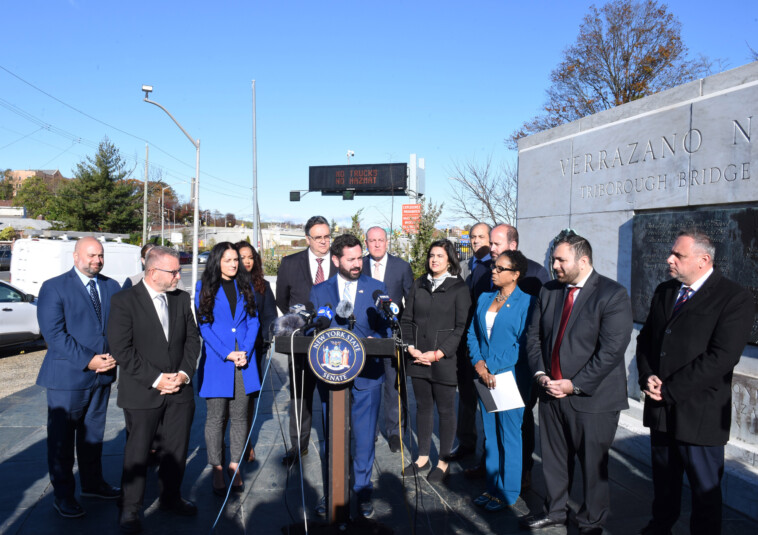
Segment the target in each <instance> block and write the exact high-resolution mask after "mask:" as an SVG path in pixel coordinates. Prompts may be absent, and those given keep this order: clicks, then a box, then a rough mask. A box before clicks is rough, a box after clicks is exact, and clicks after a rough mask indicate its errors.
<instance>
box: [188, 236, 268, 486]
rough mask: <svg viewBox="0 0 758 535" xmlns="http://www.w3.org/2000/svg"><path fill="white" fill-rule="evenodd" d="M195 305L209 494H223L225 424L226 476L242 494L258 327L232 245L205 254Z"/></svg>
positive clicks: (254, 387)
mask: <svg viewBox="0 0 758 535" xmlns="http://www.w3.org/2000/svg"><path fill="white" fill-rule="evenodd" d="M195 306H196V307H197V323H198V326H199V327H200V335H201V336H202V338H203V353H202V357H201V359H200V365H199V366H198V381H199V383H200V392H199V395H200V397H203V398H206V405H207V414H206V420H205V444H206V448H207V452H208V463H209V464H211V465H212V466H213V491H214V492H215V493H216V494H219V495H223V494H224V493H225V486H226V485H225V481H224V469H223V463H224V450H225V447H224V433H225V430H226V424H227V422H228V421H231V425H230V431H229V437H230V440H229V442H230V444H229V446H230V452H231V459H230V462H229V467H228V470H229V474H230V477H232V476H233V475H234V474H235V473H236V477H235V478H234V481H233V482H232V490H234V491H236V492H242V491H243V490H244V488H245V484H244V483H243V481H242V478H241V476H240V474H239V471H238V470H237V467H238V462H239V460H240V459H242V450H243V448H244V446H245V440H246V438H247V431H248V423H247V414H248V407H249V400H248V395H249V394H252V393H253V392H257V391H259V390H260V388H261V384H260V380H259V378H258V367H257V366H256V362H255V340H256V338H257V336H258V329H259V323H258V316H257V311H256V306H255V297H254V295H253V286H252V284H251V282H250V274H249V273H248V271H247V270H245V269H240V258H239V253H238V252H237V249H235V247H234V245H233V244H232V243H230V242H221V243H219V244H218V245H216V246H215V247H214V248H213V249H212V250H211V254H210V255H209V256H208V263H207V264H206V267H205V271H204V272H203V278H202V280H201V281H199V282H198V285H197V291H196V292H195Z"/></svg>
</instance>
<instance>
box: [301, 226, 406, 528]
mask: <svg viewBox="0 0 758 535" xmlns="http://www.w3.org/2000/svg"><path fill="white" fill-rule="evenodd" d="M330 252H331V257H332V262H333V263H334V265H335V266H336V267H337V269H338V275H337V276H336V277H332V278H330V279H328V280H327V281H325V282H323V283H322V284H319V285H317V286H314V287H313V288H312V289H311V294H310V300H311V302H312V303H313V305H314V307H315V308H316V309H317V310H318V309H320V308H322V307H324V306H325V305H333V304H334V303H338V304H337V307H336V309H335V312H336V314H334V317H333V319H332V320H331V325H330V327H331V328H335V327H336V328H341V329H345V330H350V331H352V332H353V333H354V334H355V335H356V336H357V337H359V338H386V337H388V336H389V335H390V333H391V330H390V327H389V322H387V321H386V320H385V319H384V318H383V317H382V315H381V313H380V312H379V310H377V308H376V306H375V304H374V297H373V295H374V292H375V291H376V290H379V291H380V292H381V293H382V294H386V293H387V289H386V288H385V286H384V283H383V282H380V281H378V280H376V279H373V278H371V277H368V276H366V275H362V274H361V271H362V269H363V247H362V246H361V242H360V241H359V240H358V238H356V237H355V236H353V235H351V234H343V235H342V236H338V237H337V238H336V239H335V240H334V241H333V242H332V245H331V251H330ZM383 382H384V364H383V363H382V360H381V359H380V358H374V357H366V363H365V365H364V367H363V370H362V371H361V373H360V374H359V375H358V377H356V379H355V380H354V381H353V384H352V386H351V388H350V391H351V392H350V393H351V399H352V402H351V410H350V417H351V421H352V431H353V441H354V444H355V455H354V457H353V475H354V484H353V492H354V493H355V496H356V498H357V500H358V509H359V511H360V513H361V514H362V515H363V516H364V517H366V518H369V517H371V516H372V515H373V514H374V507H373V506H372V504H371V494H372V490H373V485H372V483H371V469H372V467H373V464H374V434H375V433H374V430H375V429H376V422H377V419H378V417H379V407H380V405H381V400H382V383H383ZM318 390H319V396H320V397H321V400H322V404H323V411H322V412H323V415H324V420H325V421H324V429H328V428H329V427H328V422H327V421H326V419H327V418H328V415H329V410H328V407H327V406H326V405H327V403H326V400H328V399H329V386H328V385H327V384H326V383H324V382H322V381H319V382H318ZM327 435H328V434H327ZM326 451H328V444H327V449H326ZM327 460H328V455H325V456H324V465H326V464H327ZM326 474H328V467H327V469H326V470H325V481H324V488H325V489H326V488H327V481H328V479H327V476H326ZM316 512H317V513H319V514H322V515H323V514H325V512H326V499H325V497H324V498H321V501H320V502H319V504H318V506H317V507H316Z"/></svg>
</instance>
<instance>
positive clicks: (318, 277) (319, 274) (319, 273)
mask: <svg viewBox="0 0 758 535" xmlns="http://www.w3.org/2000/svg"><path fill="white" fill-rule="evenodd" d="M323 261H324V259H323V258H317V259H316V262H318V268H317V269H316V280H314V281H313V284H314V285H315V284H321V283H322V282H324V269H323V268H322V267H321V262H323Z"/></svg>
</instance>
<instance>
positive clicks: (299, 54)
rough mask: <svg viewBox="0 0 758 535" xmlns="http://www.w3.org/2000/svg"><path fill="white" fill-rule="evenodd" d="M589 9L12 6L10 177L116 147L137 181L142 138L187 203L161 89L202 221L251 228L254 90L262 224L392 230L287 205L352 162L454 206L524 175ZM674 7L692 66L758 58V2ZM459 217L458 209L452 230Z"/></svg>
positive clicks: (368, 220)
mask: <svg viewBox="0 0 758 535" xmlns="http://www.w3.org/2000/svg"><path fill="white" fill-rule="evenodd" d="M591 3H592V2H588V1H575V2H564V1H560V2H558V1H553V2H545V1H529V2H523V1H521V2H511V1H471V2H460V1H449V0H437V1H424V2H412V1H405V2H398V1H395V0H384V1H382V2H360V1H358V2H356V1H352V2H347V1H329V0H320V1H308V2H305V1H303V2H290V1H281V2H254V1H215V2H209V1H207V0H206V1H198V0H186V1H182V2H179V1H174V0H171V1H160V0H153V1H151V2H117V1H103V0H67V1H64V0H25V1H23V2H18V1H13V0H4V1H3V2H2V3H1V4H0V5H2V13H3V27H4V32H3V34H4V35H3V44H2V47H1V48H0V67H3V68H4V69H7V70H3V69H0V87H2V89H1V90H0V169H5V168H11V169H60V170H61V172H62V173H63V174H64V175H65V176H72V174H73V173H72V170H73V169H74V167H75V165H76V163H77V162H79V161H82V160H83V159H84V158H85V157H86V156H88V155H92V154H94V152H95V148H96V146H97V143H99V142H100V141H101V140H102V139H103V137H104V136H108V137H109V138H110V139H111V141H112V142H114V143H115V144H116V146H117V147H118V148H119V149H120V150H121V153H122V155H123V156H124V157H126V158H128V159H129V160H130V162H131V165H132V166H134V165H136V170H135V171H134V175H133V176H134V177H135V178H137V179H140V180H141V179H142V178H143V174H144V155H145V142H144V141H141V140H140V139H139V138H143V139H146V140H148V141H149V144H150V164H151V168H152V167H153V166H154V167H155V168H156V169H158V168H160V169H161V170H162V173H163V179H164V180H165V181H166V182H167V183H168V184H170V185H174V187H175V189H176V190H177V193H178V194H179V195H180V196H182V197H185V198H187V199H188V198H189V180H190V177H191V176H193V175H194V164H195V158H194V157H195V153H194V148H193V147H192V145H191V144H190V142H189V141H188V140H187V139H186V138H185V137H184V135H183V134H182V133H181V132H180V131H179V129H178V128H176V126H175V125H174V124H173V123H172V122H171V120H170V119H169V118H168V117H167V116H166V115H165V114H164V113H163V112H162V111H160V110H159V109H158V108H156V107H154V106H151V105H149V104H146V103H144V102H143V101H142V98H143V94H142V92H141V91H140V87H141V85H142V84H150V85H153V86H154V88H155V90H154V92H153V93H152V98H153V99H154V100H156V101H157V102H160V103H161V104H162V105H164V106H165V107H166V108H168V109H169V111H171V113H172V114H174V116H175V117H176V118H177V119H178V120H179V121H180V122H181V123H182V125H183V126H184V127H185V128H186V129H187V130H188V131H189V133H190V134H191V135H192V136H193V137H195V138H200V140H201V155H200V177H201V194H200V195H201V197H200V204H201V208H203V209H211V210H215V209H218V210H220V211H222V212H234V213H235V214H237V215H238V217H242V218H250V217H251V216H252V211H253V210H252V187H251V186H252V94H251V81H252V80H253V79H255V80H256V88H257V113H258V124H257V126H258V181H259V204H260V209H261V214H262V218H263V219H264V220H272V219H275V220H287V219H289V220H292V221H296V222H302V221H304V220H305V219H306V218H307V217H308V216H310V215H313V214H322V215H324V216H326V217H328V218H334V219H336V220H337V221H339V222H342V223H347V222H349V219H350V216H351V215H352V214H353V213H355V212H356V210H358V209H359V208H364V211H363V223H364V227H365V226H366V225H370V224H386V222H387V221H388V220H389V214H390V210H391V205H392V201H391V200H390V198H388V197H356V200H354V201H342V200H341V198H340V199H337V198H334V197H322V196H321V195H320V194H319V193H311V194H309V195H307V196H306V197H304V198H303V199H302V201H301V202H300V203H290V202H289V195H288V192H289V190H292V189H307V187H308V166H309V165H333V164H342V163H345V162H346V156H345V155H346V152H347V150H348V149H351V150H354V151H355V158H354V159H353V160H352V161H353V163H384V162H389V161H393V162H408V161H409V155H410V154H411V153H416V154H418V155H419V156H420V157H423V158H425V160H426V194H427V197H431V199H432V200H433V201H435V202H443V201H445V202H448V201H449V199H448V197H449V191H450V189H449V188H450V187H449V181H448V177H449V176H450V170H451V167H452V164H453V163H454V162H455V161H461V162H462V161H465V160H469V159H484V158H486V157H487V156H488V155H492V157H493V161H495V162H500V161H511V162H515V160H516V155H515V153H514V152H511V151H508V150H507V149H506V148H505V146H504V145H503V139H504V138H505V137H506V136H507V135H508V134H510V133H511V132H512V131H513V130H514V129H515V128H516V127H518V126H519V125H520V124H521V123H522V122H523V121H524V120H526V119H528V118H530V117H532V116H533V115H534V114H535V113H537V112H538V111H539V108H540V105H541V104H542V103H543V101H544V95H545V89H546V87H547V86H548V83H549V74H550V71H551V70H552V69H553V68H554V67H555V66H556V65H557V63H558V62H559V60H560V56H561V52H562V50H563V49H564V48H565V47H566V46H568V45H570V44H571V43H573V41H574V40H575V38H576V35H577V32H578V27H579V24H580V22H581V19H582V17H583V16H584V14H585V13H586V11H587V7H588V6H589V5H590V4H591ZM601 3H602V2H598V4H601ZM668 4H669V6H670V8H671V11H672V12H673V13H674V14H676V16H677V17H678V18H679V20H680V21H681V23H682V36H683V40H684V42H685V43H686V44H687V45H688V46H689V48H690V52H691V53H692V54H697V53H702V54H705V55H708V56H710V57H712V58H722V59H724V60H725V61H726V64H727V65H728V67H730V68H733V67H738V66H740V65H743V64H745V63H747V62H748V61H749V50H748V46H747V44H748V43H749V44H750V45H751V46H752V47H753V48H754V49H758V37H756V36H758V3H757V2H755V0H742V1H731V0H722V1H719V2H713V1H710V0H709V1H706V0H695V1H692V0H690V1H681V0H676V1H672V2H669V3H668ZM7 71H10V72H12V73H13V74H15V75H16V76H18V77H20V78H22V79H23V80H25V81H27V82H29V83H31V84H33V85H35V86H36V87H38V88H40V89H42V90H44V91H45V92H47V93H49V94H50V95H52V96H54V97H55V98H57V99H59V100H60V101H62V102H64V103H66V104H68V105H69V106H71V107H74V108H77V109H78V110H81V111H82V112H85V113H86V114H88V115H90V116H92V117H94V118H96V119H97V120H99V121H102V122H104V123H107V124H108V125H110V126H105V125H103V124H101V123H99V122H97V121H95V120H93V119H91V118H88V117H85V116H84V115H82V114H80V113H77V112H76V111H73V110H72V109H70V108H69V107H67V106H65V105H63V104H61V103H60V102H57V101H56V100H54V99H52V98H50V97H49V96H46V95H44V94H42V93H40V92H38V91H36V90H35V89H33V88H31V87H30V86H29V85H27V84H25V83H24V82H22V81H21V80H19V79H18V78H16V77H14V76H12V75H11V74H9V72H7ZM9 108H11V109H12V110H14V111H11V110H10V109H9ZM113 127H115V128H113ZM119 130H121V131H123V132H126V133H128V134H126V133H123V132H121V131H119ZM129 134H130V135H129ZM159 149H160V150H159ZM162 151H165V152H162ZM402 202H407V198H405V197H400V198H397V199H396V201H395V211H394V216H395V217H394V222H395V225H397V224H398V223H399V221H400V204H402ZM448 204H449V202H448ZM453 220H454V219H453V217H452V214H450V212H449V211H448V210H446V211H445V212H444V213H443V220H442V222H443V223H452V222H453Z"/></svg>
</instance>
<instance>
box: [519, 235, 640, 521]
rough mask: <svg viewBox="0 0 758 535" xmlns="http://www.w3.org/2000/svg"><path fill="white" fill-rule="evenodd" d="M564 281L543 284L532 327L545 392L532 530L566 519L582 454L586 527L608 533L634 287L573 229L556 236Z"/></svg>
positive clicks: (532, 359) (581, 516)
mask: <svg viewBox="0 0 758 535" xmlns="http://www.w3.org/2000/svg"><path fill="white" fill-rule="evenodd" d="M554 245H555V249H554V251H553V270H554V271H555V275H556V280H553V281H550V282H548V283H547V284H545V285H544V286H543V287H542V289H541V290H540V293H539V296H538V298H537V303H536V305H535V308H534V312H533V314H532V321H531V324H530V325H529V331H528V334H527V353H528V355H529V365H530V366H531V368H532V372H533V373H534V380H535V383H536V388H537V389H538V392H539V399H540V406H539V417H540V442H541V445H542V469H543V472H544V476H545V487H546V496H545V512H544V514H542V515H539V516H536V517H530V518H527V519H525V520H524V521H522V527H524V528H526V529H530V530H536V529H542V528H547V527H550V526H557V525H563V524H565V523H566V518H567V513H568V497H569V490H570V483H571V475H572V474H571V472H572V470H571V467H573V466H574V458H575V457H579V461H580V464H581V467H582V479H583V481H584V503H583V504H582V506H581V508H580V509H579V511H578V513H577V515H576V520H577V522H578V524H579V533H581V534H583V535H595V534H601V533H602V532H603V525H604V524H605V522H606V521H607V519H608V510H609V507H610V497H609V492H608V450H609V449H610V447H611V443H612V442H613V437H614V435H615V434H616V428H617V426H618V421H619V413H620V411H621V410H623V409H626V408H627V407H628V402H627V394H626V372H625V369H624V351H625V350H626V347H627V345H629V339H630V337H631V334H632V305H631V301H630V299H629V295H628V294H627V292H626V289H625V288H624V287H623V286H621V285H620V284H619V283H617V282H615V281H613V280H611V279H609V278H607V277H604V276H602V275H600V274H598V273H597V272H596V271H595V270H594V269H593V267H592V247H591V246H590V243H589V242H588V241H587V240H585V239H584V238H582V237H581V236H579V235H577V234H575V233H574V232H573V231H570V230H569V231H563V232H561V234H559V235H558V236H557V237H556V238H555V241H554Z"/></svg>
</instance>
